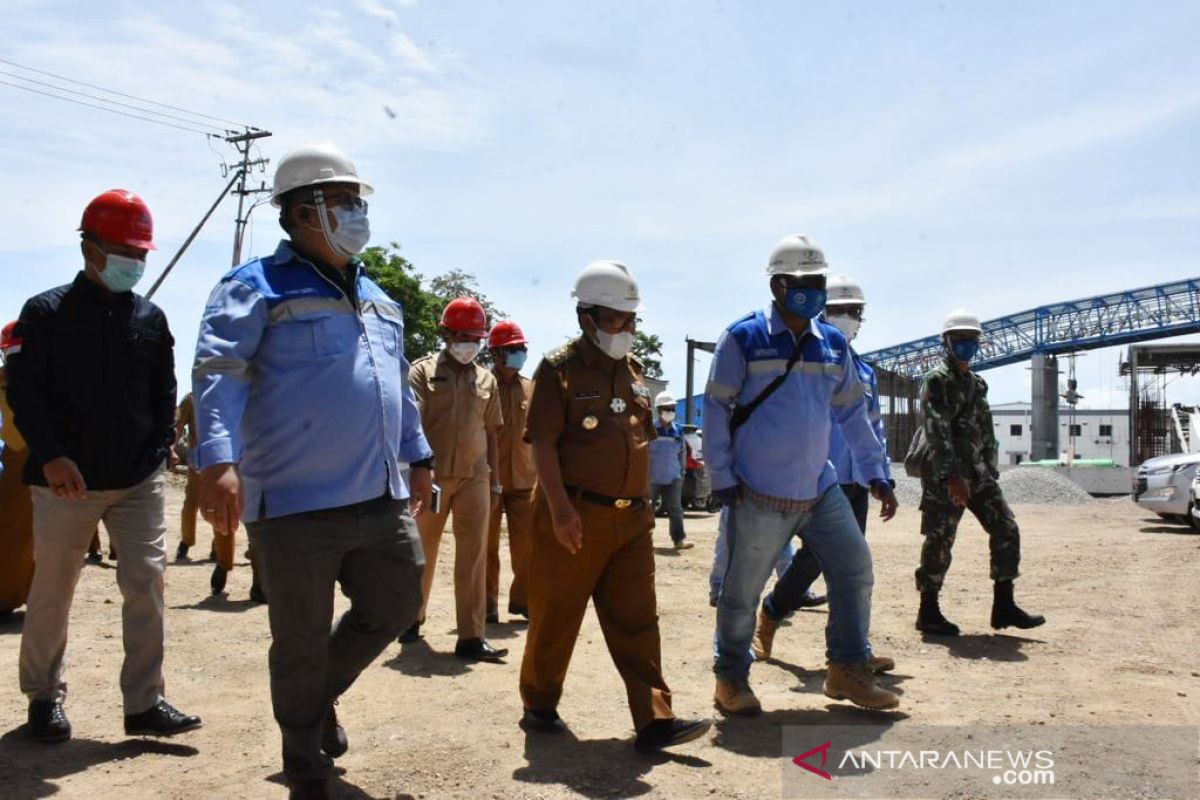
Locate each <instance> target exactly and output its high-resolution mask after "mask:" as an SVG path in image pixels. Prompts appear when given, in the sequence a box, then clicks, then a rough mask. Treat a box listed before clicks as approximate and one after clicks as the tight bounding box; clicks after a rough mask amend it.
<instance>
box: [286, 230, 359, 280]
mask: <svg viewBox="0 0 1200 800" xmlns="http://www.w3.org/2000/svg"><path fill="white" fill-rule="evenodd" d="M289 261H296V262H298V263H300V264H307V265H309V266H311V267H314V268H317V269H319V268H320V267H325V268H326V269H329V270H333V271H335V272H336V271H337V267H334V266H331V265H329V264H325V263H318V262H317V261H316V260H314V259H312V258H310V257H309V256H304V255H301V254H300V253H299V252H297V250H296V248H295V247H293V246H292V242H291V240H290V239H280V240H279V244H278V245H277V246H276V247H275V263H276V264H286V263H288V262H289ZM349 267H350V270H349V275H348V277H349V276H353V277H354V279H355V280H357V279H358V276H359V272H360V271H361V269H362V259H360V258H359V257H358V256H352V257H351V258H350V264H349Z"/></svg>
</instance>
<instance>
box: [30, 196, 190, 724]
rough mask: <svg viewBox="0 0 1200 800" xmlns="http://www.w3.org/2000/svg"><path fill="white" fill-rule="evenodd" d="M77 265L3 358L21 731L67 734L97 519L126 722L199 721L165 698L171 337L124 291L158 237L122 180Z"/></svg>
mask: <svg viewBox="0 0 1200 800" xmlns="http://www.w3.org/2000/svg"><path fill="white" fill-rule="evenodd" d="M79 230H80V232H81V233H80V239H81V241H80V250H81V251H82V254H83V262H84V267H83V270H82V271H81V272H80V273H79V274H78V275H76V276H75V280H74V281H73V282H72V283H70V284H67V285H66V286H59V287H58V288H56V289H50V290H49V291H46V292H43V293H42V294H39V295H37V296H35V297H32V298H30V299H29V300H28V301H27V302H26V303H25V307H24V308H23V309H22V310H21V316H20V318H19V319H18V321H17V325H16V328H15V329H14V330H13V332H12V338H13V339H16V340H19V341H20V346H19V348H15V350H16V352H14V351H13V350H14V348H10V349H9V355H8V356H7V370H8V381H9V383H8V400H9V403H10V405H11V406H12V409H13V413H14V422H15V423H16V426H17V429H18V430H19V431H20V432H21V434H22V436H23V437H24V438H25V441H26V442H28V444H29V450H30V455H29V459H28V461H27V462H26V463H25V470H24V477H25V483H27V484H29V486H30V487H32V496H33V558H34V563H35V569H34V573H33V585H32V587H31V588H30V591H29V600H28V602H27V603H26V605H27V609H26V612H25V627H24V631H23V632H22V635H21V656H20V679H21V691H22V692H24V693H25V695H26V696H27V697H28V698H29V732H30V734H31V735H32V736H33V738H35V739H37V740H38V741H42V742H58V741H62V740H64V739H68V738H70V736H71V724H70V722H69V721H68V720H67V715H66V712H65V711H64V710H63V700H64V698H65V697H66V694H67V683H66V680H65V670H64V666H63V662H64V656H65V654H66V649H67V621H68V619H69V617H70V611H71V600H72V599H73V597H74V594H75V584H76V583H77V582H78V581H79V572H80V569H81V568H82V566H83V556H84V553H85V552H87V548H88V544H89V542H90V541H91V539H92V534H93V533H94V532H95V530H96V525H97V523H98V522H100V521H101V520H103V521H104V527H105V528H106V529H107V530H108V534H109V537H110V539H111V541H112V542H115V543H116V544H117V546H118V549H119V550H120V552H121V560H120V561H119V562H118V565H117V585H118V586H119V587H120V590H121V596H122V598H123V603H122V606H121V622H122V634H123V635H122V638H123V640H124V645H125V661H124V664H123V665H122V667H121V694H122V695H123V697H124V706H125V733H126V734H129V735H151V736H169V735H172V734H176V733H181V732H183V731H187V730H191V729H193V728H197V727H199V726H200V718H199V717H194V716H190V715H187V714H181V713H180V712H179V711H177V710H176V709H175V708H173V707H172V706H171V705H170V704H169V703H168V702H167V701H166V699H165V698H164V697H163V693H164V680H163V673H162V665H163V638H164V628H163V608H164V604H163V569H164V568H165V566H166V561H167V556H166V552H165V547H166V524H165V521H164V518H163V514H164V509H163V496H164V483H165V477H164V469H165V467H166V464H167V462H168V460H169V457H170V451H171V444H172V442H173V440H174V424H173V423H174V418H175V414H174V412H175V359H174V354H173V352H172V347H173V345H174V340H173V339H172V338H171V331H170V329H169V328H168V327H167V318H166V316H164V315H163V312H162V311H161V310H160V309H159V308H158V306H156V305H154V304H153V303H151V302H150V301H149V300H146V299H145V298H144V297H142V296H140V295H137V294H134V293H133V292H132V291H131V290H132V289H133V287H134V286H135V285H136V284H137V282H138V280H139V279H140V278H141V276H142V272H143V271H144V270H145V267H146V254H147V253H148V252H149V251H150V250H151V249H153V248H154V243H153V241H152V240H153V222H152V220H151V217H150V210H149V209H148V208H147V207H146V204H145V203H144V202H143V201H142V199H141V198H140V197H138V196H137V195H135V194H133V193H132V192H127V191H125V190H122V189H113V190H111V191H108V192H105V193H104V194H101V195H99V196H98V197H96V198H95V199H94V200H92V202H91V203H89V204H88V206H87V208H86V209H85V210H84V212H83V220H82V222H81V223H80V226H79Z"/></svg>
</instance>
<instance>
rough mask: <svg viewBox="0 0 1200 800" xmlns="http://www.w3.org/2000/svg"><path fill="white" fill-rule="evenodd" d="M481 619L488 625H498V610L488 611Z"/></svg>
mask: <svg viewBox="0 0 1200 800" xmlns="http://www.w3.org/2000/svg"><path fill="white" fill-rule="evenodd" d="M483 621H484V622H486V623H487V624H488V625H499V624H500V612H499V611H489V612H488V613H487V616H486V617H484V618H483Z"/></svg>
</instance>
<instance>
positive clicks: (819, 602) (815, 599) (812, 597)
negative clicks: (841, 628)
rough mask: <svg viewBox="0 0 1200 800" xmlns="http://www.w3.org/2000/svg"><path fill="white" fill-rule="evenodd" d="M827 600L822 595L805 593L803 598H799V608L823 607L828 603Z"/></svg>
mask: <svg viewBox="0 0 1200 800" xmlns="http://www.w3.org/2000/svg"><path fill="white" fill-rule="evenodd" d="M828 600H829V598H827V597H826V596H825V595H823V594H817V593H816V592H811V591H810V592H805V593H804V597H802V598H800V607H801V608H816V607H817V606H823V605H825V603H826V602H828Z"/></svg>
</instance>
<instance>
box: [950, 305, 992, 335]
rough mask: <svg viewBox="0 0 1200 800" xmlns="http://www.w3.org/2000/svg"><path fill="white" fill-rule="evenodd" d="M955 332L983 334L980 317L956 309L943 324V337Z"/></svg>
mask: <svg viewBox="0 0 1200 800" xmlns="http://www.w3.org/2000/svg"><path fill="white" fill-rule="evenodd" d="M955 332H970V333H976V334H980V335H982V334H983V325H981V324H980V323H979V317H977V316H975V315H974V314H972V313H971V312H970V311H966V310H964V309H961V308H959V309H955V310H954V311H951V312H950V313H949V314H947V315H946V320H945V322H943V323H942V336H946V335H947V334H950V333H955Z"/></svg>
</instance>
